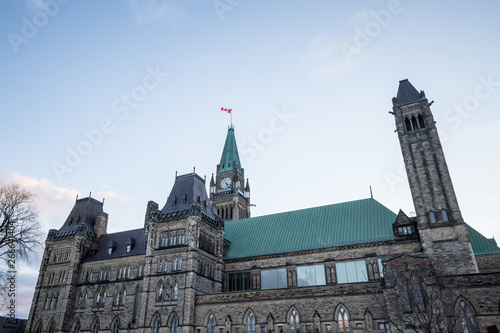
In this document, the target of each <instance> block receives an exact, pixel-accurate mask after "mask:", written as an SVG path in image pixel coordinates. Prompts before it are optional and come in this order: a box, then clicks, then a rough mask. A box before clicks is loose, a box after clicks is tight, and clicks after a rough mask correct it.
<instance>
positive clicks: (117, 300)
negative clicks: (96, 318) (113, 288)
mask: <svg viewBox="0 0 500 333" xmlns="http://www.w3.org/2000/svg"><path fill="white" fill-rule="evenodd" d="M120 297H121V292H120V291H118V292H117V293H116V295H115V303H114V305H118V304H119V303H120Z"/></svg>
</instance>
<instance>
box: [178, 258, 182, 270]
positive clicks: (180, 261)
mask: <svg viewBox="0 0 500 333" xmlns="http://www.w3.org/2000/svg"><path fill="white" fill-rule="evenodd" d="M177 270H179V271H180V270H182V257H179V266H178V267H177Z"/></svg>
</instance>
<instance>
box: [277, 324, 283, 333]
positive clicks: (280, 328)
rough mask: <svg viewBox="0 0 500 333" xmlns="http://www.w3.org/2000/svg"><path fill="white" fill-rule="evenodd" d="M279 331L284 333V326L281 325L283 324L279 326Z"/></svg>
mask: <svg viewBox="0 0 500 333" xmlns="http://www.w3.org/2000/svg"><path fill="white" fill-rule="evenodd" d="M278 332H279V333H283V326H281V325H280V326H278Z"/></svg>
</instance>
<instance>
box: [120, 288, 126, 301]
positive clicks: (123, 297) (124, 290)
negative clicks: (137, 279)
mask: <svg viewBox="0 0 500 333" xmlns="http://www.w3.org/2000/svg"><path fill="white" fill-rule="evenodd" d="M126 298H127V289H123V293H122V300H121V305H125V300H126Z"/></svg>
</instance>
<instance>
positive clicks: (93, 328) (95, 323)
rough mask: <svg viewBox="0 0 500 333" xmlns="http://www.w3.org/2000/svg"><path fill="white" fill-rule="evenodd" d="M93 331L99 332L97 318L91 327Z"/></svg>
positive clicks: (94, 332) (92, 332) (93, 332)
mask: <svg viewBox="0 0 500 333" xmlns="http://www.w3.org/2000/svg"><path fill="white" fill-rule="evenodd" d="M90 332H91V333H99V321H98V319H96V320H95V321H94V323H93V324H92V327H91V328H90Z"/></svg>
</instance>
